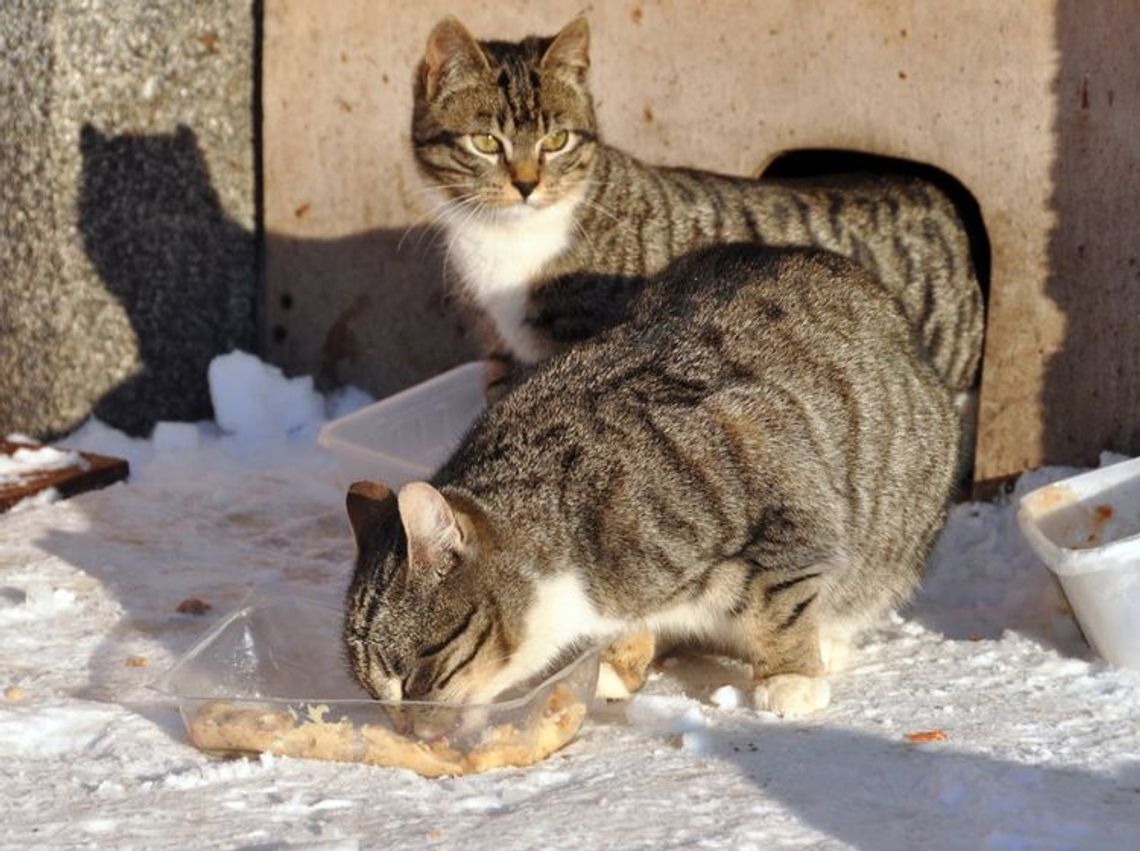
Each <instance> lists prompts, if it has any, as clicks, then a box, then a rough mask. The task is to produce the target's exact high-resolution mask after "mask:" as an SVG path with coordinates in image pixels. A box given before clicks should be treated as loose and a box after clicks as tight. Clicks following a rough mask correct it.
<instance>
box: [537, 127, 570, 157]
mask: <svg viewBox="0 0 1140 851" xmlns="http://www.w3.org/2000/svg"><path fill="white" fill-rule="evenodd" d="M569 141H570V133H569V132H568V131H566V130H559V131H558V132H557V133H551V134H550V135H549V136H547V137H546V138H545V139H543V140H542V150H544V151H546V152H547V153H554V152H555V151H561V150H562V149H563V148H565V147H566V143H567V142H569Z"/></svg>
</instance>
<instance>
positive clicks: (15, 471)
mask: <svg viewBox="0 0 1140 851" xmlns="http://www.w3.org/2000/svg"><path fill="white" fill-rule="evenodd" d="M87 466H88V465H87V462H86V461H84V460H83V458H81V457H80V456H79V454H78V453H76V452H67V451H61V450H59V449H55V448H54V447H51V446H35V447H31V446H29V447H23V448H20V449H17V450H16V451H15V452H13V453H12V454H11V455H0V486H2V485H12V484H16V483H18V482H20V481H21V480H24V479H27V478H28V477H29V476H37V475H40V474H42V473H49V472H51V471H53V470H66V469H67V468H69V467H80V468H86V467H87Z"/></svg>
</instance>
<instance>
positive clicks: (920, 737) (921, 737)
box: [906, 730, 950, 745]
mask: <svg viewBox="0 0 1140 851" xmlns="http://www.w3.org/2000/svg"><path fill="white" fill-rule="evenodd" d="M948 738H950V737H949V736H947V735H946V734H945V733H944V732H942V731H941V730H922V731H920V732H918V733H907V734H906V740H907V741H908V742H910V743H911V744H914V745H921V744H925V743H927V742H945V741H946V740H947V739H948Z"/></svg>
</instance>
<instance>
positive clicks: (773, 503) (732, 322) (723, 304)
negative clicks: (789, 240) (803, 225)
mask: <svg viewBox="0 0 1140 851" xmlns="http://www.w3.org/2000/svg"><path fill="white" fill-rule="evenodd" d="M628 313H629V321H627V322H625V323H623V324H621V325H618V326H616V327H614V328H611V329H609V330H607V331H605V332H603V333H601V334H599V335H598V336H596V337H594V338H592V339H590V340H587V341H584V342H582V343H581V344H579V345H577V346H574V347H572V348H570V349H568V350H566V351H565V352H563V353H560V354H557V355H555V356H553V357H551V358H549V359H548V360H546V361H544V362H543V363H542V364H540V365H539V366H538V367H536V368H535V370H534V371H533V373H532V374H531V375H530V376H529V377H528V378H527V379H526V380H525V381H523V382H522V383H520V384H519V385H518V386H517V387H515V388H514V389H513V390H511V391H510V392H509V393H508V395H506V397H505V398H504V399H503V400H501V401H500V402H499V403H498V404H497V405H495V406H493V407H491V408H490V409H488V410H487V411H486V412H485V413H484V415H483V416H482V417H481V418H480V419H479V420H478V421H477V423H476V424H475V426H474V427H473V429H472V431H471V432H470V434H469V435H468V436H467V437H466V439H465V440H464V442H463V443H462V445H461V446H460V448H459V449H458V451H457V452H456V453H455V455H454V456H453V457H452V458H451V459H450V461H449V462H448V463H447V464H446V465H445V466H444V467H443V468H442V469H441V470H440V472H439V473H438V474H437V475H436V477H435V478H434V480H433V482H432V485H431V486H429V485H426V484H423V483H418V484H414V485H408V486H405V488H404V490H402V491H401V493H400V496H399V505H398V509H399V510H398V511H397V510H396V504H395V502H394V500H395V499H396V498H395V497H393V496H392V495H391V494H389V493H388V492H387V491H386V490H384V489H379V490H377V491H375V493H377V494H379V496H377V497H375V498H373V499H371V500H366V501H365V505H367V506H370V507H371V508H370V509H369V510H368V511H362V510H361V509H360V508H357V509H356V510H355V511H354V512H353V511H350V514H352V513H354V514H355V515H356V518H357V519H355V520H354V522H353V526H354V528H355V529H356V530H357V539H358V542H359V544H360V555H359V560H358V565H357V570H356V573H355V576H354V579H353V583H352V589H351V591H350V595H349V602H348V614H347V619H346V639H347V642H348V647H349V655H350V658H351V659H352V660H353V665H354V671H355V673H356V675H357V677H358V678H359V679H360V680H361V681H362V682H363V683H365V685H367V686H368V687H369V688H371V689H372V690H373V692H374V693H376V694H390V693H393V690H392V689H391V688H388V687H386V686H385V685H384V682H385V681H386V680H394V679H398V680H400V681H401V688H402V693H403V694H404V695H405V696H407V695H412V696H415V697H432V698H441V699H447V700H476V699H485V698H488V697H490V696H492V695H493V694H494V693H496V692H498V691H499V690H501V689H503V688H505V687H508V686H509V685H510V684H512V683H513V682H516V681H518V680H519V679H521V678H523V677H525V676H527V675H530V674H534V673H536V672H537V671H538V670H539V669H540V668H541V667H542V666H543V665H545V664H546V663H548V662H549V661H550V660H552V659H554V658H556V656H557V654H558V653H559V652H561V651H563V650H565V649H566V648H567V647H569V646H572V645H574V644H576V643H578V642H581V641H587V640H590V641H599V640H607V639H609V638H612V637H614V636H615V635H618V634H623V633H627V632H631V631H637V630H649V631H651V632H653V633H655V634H657V635H663V636H666V637H669V638H671V639H674V640H684V641H695V642H698V643H700V644H703V645H711V646H715V647H716V648H718V649H720V650H723V651H725V652H729V653H733V654H735V655H737V656H739V657H741V658H743V659H745V660H746V661H748V662H750V663H752V665H753V666H754V669H755V671H756V675H757V678H758V679H765V678H767V677H771V676H777V675H812V676H814V675H818V674H820V673H822V671H823V665H824V660H823V658H821V655H820V652H821V644H826V642H827V641H829V640H831V639H832V638H834V637H835V636H837V635H840V636H841V635H845V634H848V633H850V632H851V631H852V630H854V629H856V628H858V627H859V626H861V625H863V624H866V623H867V622H869V621H870V620H871V619H872V618H873V617H875V616H876V615H878V614H880V613H881V612H883V611H884V610H885V609H887V608H889V607H891V606H894V605H896V604H898V603H900V602H901V601H903V600H905V599H906V598H907V597H908V595H909V594H910V593H911V592H912V590H913V589H914V587H915V585H916V583H917V582H918V578H919V575H920V572H921V569H922V565H923V562H924V560H925V557H926V554H927V552H928V548H929V546H930V544H931V542H932V540H933V538H934V535H935V534H936V532H937V530H938V529H939V526H940V524H941V521H942V518H943V515H944V510H945V505H946V503H947V500H948V497H949V494H950V491H951V489H952V479H953V473H954V462H955V450H956V441H957V438H958V426H957V420H956V416H955V413H954V409H953V405H952V402H951V394H950V393H949V391H948V390H947V389H946V388H945V386H944V385H943V384H942V382H941V381H940V380H939V378H938V376H937V374H936V373H935V371H934V369H933V368H932V366H931V365H930V363H929V360H928V358H927V357H926V356H925V354H924V352H923V350H922V346H921V343H920V342H919V341H918V339H917V336H916V334H915V333H914V330H913V328H912V327H911V325H910V324H909V323H908V322H907V320H906V319H905V317H904V316H903V314H902V312H901V311H900V310H899V309H898V307H897V305H896V303H895V300H894V299H893V298H892V297H891V295H890V294H889V293H887V292H886V291H885V289H884V288H883V287H882V285H881V284H880V283H878V282H877V281H876V280H875V279H873V278H872V277H871V276H869V275H868V274H867V273H866V272H865V270H864V269H863V268H862V267H860V266H858V265H857V264H855V263H853V262H851V261H850V260H847V259H845V258H842V257H840V256H838V255H834V254H830V253H824V252H814V251H802V250H778V249H761V248H758V247H756V246H754V245H749V244H734V245H728V246H721V247H714V248H711V249H708V250H705V251H702V252H697V253H696V254H694V255H691V256H689V257H686V258H684V259H682V260H679V261H676V262H674V263H673V264H671V265H670V266H668V267H666V269H665V270H664V271H663V272H661V273H659V274H658V275H656V276H654V277H652V278H651V279H649V280H648V281H647V282H646V283H645V285H644V286H643V287H641V288H640V290H639V291H638V292H637V294H636V295H635V296H634V297H633V298H632V299H631V300H630V303H629V306H628ZM351 499H352V497H350V503H351ZM440 542H442V543H440ZM409 553H410V554H411V557H410V558H409ZM417 553H418V555H417ZM437 646H438V647H440V648H441V649H440V650H438V652H437V650H436V648H437ZM424 648H429V649H430V650H431V651H432V652H431V653H428V654H425V650H424ZM520 660H524V661H520ZM462 666H465V667H462ZM460 667H462V670H460ZM781 682H783V681H781ZM780 693H783V692H780Z"/></svg>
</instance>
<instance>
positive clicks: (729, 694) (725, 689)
mask: <svg viewBox="0 0 1140 851" xmlns="http://www.w3.org/2000/svg"><path fill="white" fill-rule="evenodd" d="M709 700H711V701H712V702H713V704H714V705H716V706H719V707H720V708H721V709H739V708H740V707H741V706H743V705H744V692H742V691H741V690H740V689H738V688H737V687H736V686H721V687H720V688H718V689H717V690H716V691H714V692H713V693H712V694H711V695H709Z"/></svg>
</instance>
